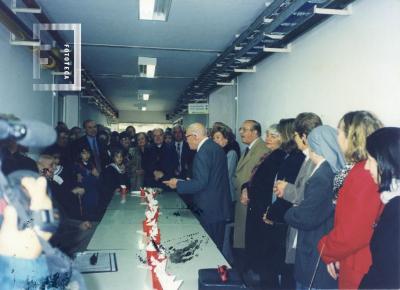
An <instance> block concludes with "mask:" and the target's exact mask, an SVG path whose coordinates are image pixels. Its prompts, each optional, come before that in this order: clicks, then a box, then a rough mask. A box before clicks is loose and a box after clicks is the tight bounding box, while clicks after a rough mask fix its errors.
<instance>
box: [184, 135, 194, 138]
mask: <svg viewBox="0 0 400 290" xmlns="http://www.w3.org/2000/svg"><path fill="white" fill-rule="evenodd" d="M190 136H193V134H189V135H185V137H186V139H187V138H189V137H190Z"/></svg>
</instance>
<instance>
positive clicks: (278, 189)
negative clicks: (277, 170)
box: [273, 180, 287, 198]
mask: <svg viewBox="0 0 400 290" xmlns="http://www.w3.org/2000/svg"><path fill="white" fill-rule="evenodd" d="M286 185H287V182H286V181H283V180H278V181H276V182H275V184H274V189H273V190H274V193H275V194H276V196H277V197H280V198H282V197H283V196H284V194H285V188H286Z"/></svg>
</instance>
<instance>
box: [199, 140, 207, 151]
mask: <svg viewBox="0 0 400 290" xmlns="http://www.w3.org/2000/svg"><path fill="white" fill-rule="evenodd" d="M207 140H208V137H206V138H204V139H203V140H201V142H200V143H199V146H197V152H199V150H200V148H201V146H203V144H204V143H205V142H206V141H207Z"/></svg>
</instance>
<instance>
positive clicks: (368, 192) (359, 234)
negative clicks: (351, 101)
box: [318, 111, 382, 289]
mask: <svg viewBox="0 0 400 290" xmlns="http://www.w3.org/2000/svg"><path fill="white" fill-rule="evenodd" d="M380 127H382V123H381V122H380V121H379V120H378V119H377V118H376V117H374V116H373V115H372V114H371V113H369V112H366V111H354V112H349V113H347V114H345V115H344V116H343V118H342V119H341V120H340V122H339V126H338V142H339V145H340V147H341V149H342V151H343V153H344V154H345V157H346V160H347V162H348V163H349V164H348V166H347V170H346V171H344V172H342V174H338V175H337V176H336V179H335V183H334V190H335V191H336V193H337V194H336V198H335V200H334V201H333V202H334V203H336V211H335V220H334V228H333V229H332V230H331V231H330V232H329V234H328V235H326V236H324V237H322V239H321V240H320V242H319V244H318V250H319V252H320V253H322V254H321V259H322V260H323V261H324V262H325V263H326V264H327V270H328V272H329V274H330V275H331V276H332V277H333V278H335V279H337V278H338V277H339V289H357V288H358V286H359V284H360V281H361V279H362V277H363V276H364V275H365V273H367V272H368V269H369V267H370V265H371V252H370V249H369V243H370V240H371V236H372V233H373V225H374V223H375V221H376V219H377V218H378V217H379V215H380V213H381V211H382V203H381V201H380V199H379V194H378V187H377V185H376V184H375V183H374V181H373V180H372V177H371V175H370V174H369V172H368V171H366V170H365V169H364V165H365V160H366V159H367V152H366V149H365V143H366V138H367V136H368V135H370V134H371V133H373V132H374V131H375V130H377V129H379V128H380ZM339 268H340V275H338V270H339Z"/></svg>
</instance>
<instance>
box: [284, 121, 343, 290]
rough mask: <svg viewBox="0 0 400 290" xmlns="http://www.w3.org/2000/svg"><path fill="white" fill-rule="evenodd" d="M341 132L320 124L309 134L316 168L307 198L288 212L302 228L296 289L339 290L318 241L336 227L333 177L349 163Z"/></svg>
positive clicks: (289, 219) (289, 218) (290, 221)
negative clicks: (342, 143) (329, 272)
mask: <svg viewBox="0 0 400 290" xmlns="http://www.w3.org/2000/svg"><path fill="white" fill-rule="evenodd" d="M336 136H337V132H336V130H335V129H334V128H332V127H330V126H325V125H323V126H319V127H317V128H315V129H313V130H312V131H311V133H310V135H308V137H307V141H308V144H309V146H310V159H311V161H312V162H313V163H314V164H315V168H314V170H313V172H312V173H311V176H310V178H309V179H308V180H307V183H306V185H305V188H304V200H303V201H302V202H301V203H300V204H299V205H298V206H295V207H292V208H291V209H289V210H288V211H287V212H286V214H285V220H286V221H287V223H288V224H290V225H291V226H292V227H294V228H296V229H298V236H297V239H295V241H296V244H295V245H294V246H295V247H296V259H295V266H294V274H295V275H294V277H295V280H296V284H297V285H296V289H310V288H313V289H314V288H316V289H337V281H335V280H334V279H333V278H332V277H330V276H329V274H328V272H327V271H326V265H325V264H324V263H323V262H322V261H321V260H320V258H319V256H320V253H319V252H318V249H317V244H318V242H319V240H320V239H321V237H322V236H323V235H325V234H326V233H328V232H329V231H330V230H331V229H332V226H333V214H334V207H333V203H332V199H333V186H332V185H333V178H334V176H335V173H336V172H338V171H339V170H341V169H342V168H343V167H344V165H345V160H344V156H343V155H342V152H341V150H340V148H339V144H338V143H337V139H336Z"/></svg>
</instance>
